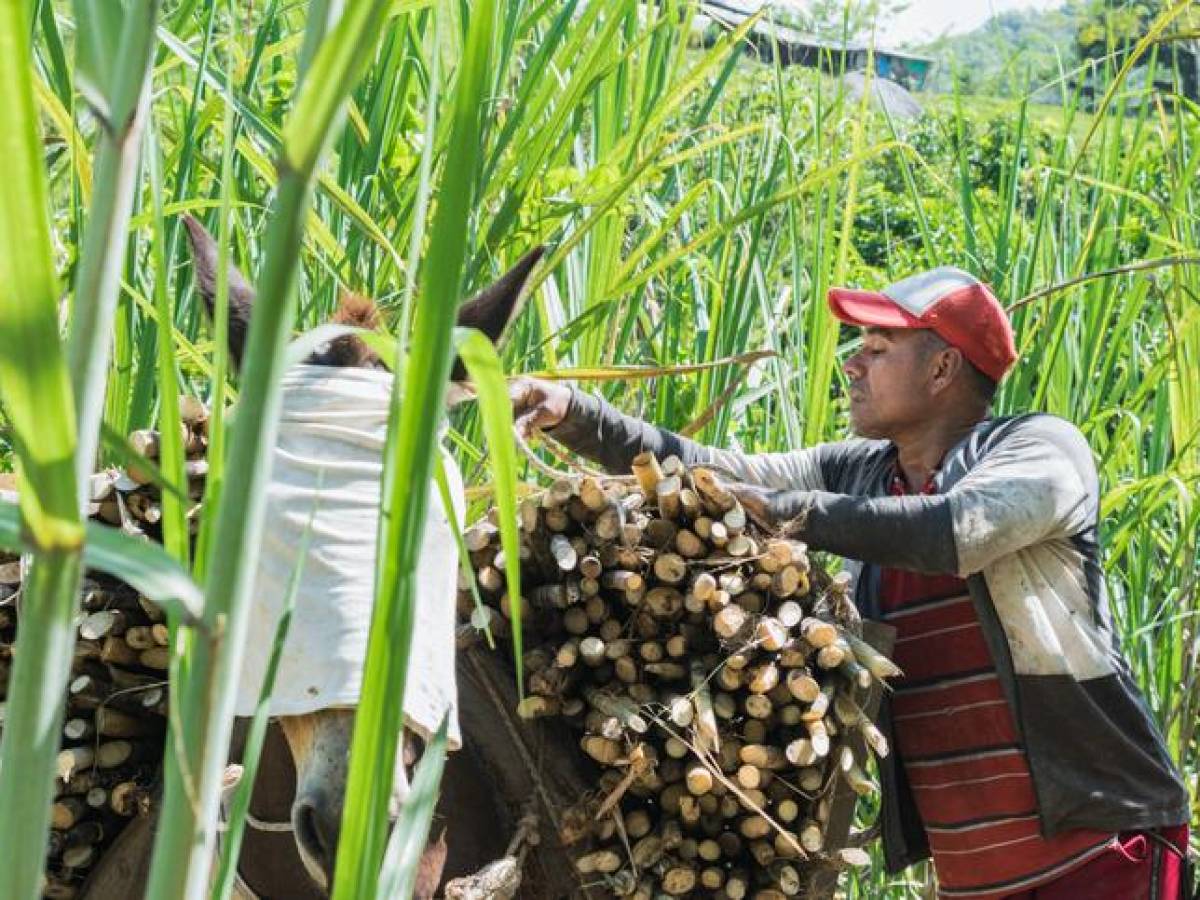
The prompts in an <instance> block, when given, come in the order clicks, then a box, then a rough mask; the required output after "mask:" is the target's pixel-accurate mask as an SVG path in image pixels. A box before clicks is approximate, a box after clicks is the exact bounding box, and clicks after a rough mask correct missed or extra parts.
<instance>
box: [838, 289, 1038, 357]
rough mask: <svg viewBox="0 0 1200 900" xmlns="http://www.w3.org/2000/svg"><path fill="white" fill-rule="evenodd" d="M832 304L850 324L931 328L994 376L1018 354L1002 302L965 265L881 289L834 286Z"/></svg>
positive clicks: (841, 317)
mask: <svg viewBox="0 0 1200 900" xmlns="http://www.w3.org/2000/svg"><path fill="white" fill-rule="evenodd" d="M829 308H830V309H831V310H833V314H834V315H835V316H837V317H838V318H839V319H841V320H842V321H843V322H846V323H847V324H849V325H859V326H863V327H866V326H875V327H877V328H928V329H930V330H931V331H933V332H934V333H935V334H937V335H938V336H939V337H940V338H942V340H944V341H945V342H946V343H948V344H949V345H950V346H952V347H957V348H958V349H959V350H961V351H962V354H963V356H965V357H966V358H967V359H968V360H969V361H970V362H971V363H972V364H973V365H974V366H975V368H977V369H979V370H980V371H981V372H983V373H984V374H985V375H987V376H988V377H989V378H991V379H992V380H993V381H999V380H1000V379H1001V378H1003V377H1004V374H1005V373H1006V372H1007V371H1008V370H1009V369H1010V368H1011V367H1012V364H1013V363H1014V362H1016V359H1017V347H1016V344H1015V342H1014V341H1013V330H1012V325H1011V324H1010V323H1009V321H1008V315H1007V314H1006V313H1005V312H1004V307H1002V306H1001V305H1000V301H999V300H997V299H996V297H995V295H994V294H993V293H992V292H991V290H989V289H988V286H987V285H986V284H984V283H983V282H982V281H980V280H979V279H978V278H976V277H975V276H974V275H971V274H970V273H968V272H964V271H963V270H962V269H955V268H952V267H950V266H944V267H942V268H940V269H933V270H932V271H930V272H922V273H921V274H920V275H913V276H912V277H911V278H905V279H904V280H903V281H897V282H896V283H895V284H893V285H891V286H890V287H886V288H884V289H883V290H882V291H860V290H855V289H853V288H830V290H829Z"/></svg>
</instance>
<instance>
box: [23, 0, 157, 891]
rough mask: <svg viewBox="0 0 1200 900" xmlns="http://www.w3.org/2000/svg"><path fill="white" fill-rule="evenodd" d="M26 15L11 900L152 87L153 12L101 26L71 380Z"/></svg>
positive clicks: (51, 713)
mask: <svg viewBox="0 0 1200 900" xmlns="http://www.w3.org/2000/svg"><path fill="white" fill-rule="evenodd" d="M30 10H31V7H30V5H29V4H27V3H23V2H20V0H6V2H4V3H3V4H0V83H3V84H5V85H6V86H8V92H7V99H6V103H5V107H6V113H5V114H4V115H5V118H6V120H7V121H5V122H4V123H3V124H2V125H0V151H2V152H3V157H4V159H5V165H6V167H7V176H8V178H10V179H11V182H10V184H9V185H8V186H6V188H5V191H4V194H5V199H4V200H3V201H0V236H2V237H3V241H2V243H3V245H4V247H5V250H4V252H3V253H0V257H3V260H4V261H3V262H0V283H2V284H3V286H2V287H0V317H2V318H0V357H2V360H0V396H2V399H3V402H4V404H5V407H6V409H7V412H8V416H9V419H10V421H11V423H12V426H13V431H14V438H15V444H16V449H17V455H18V458H19V460H20V470H21V480H20V482H19V484H20V505H21V514H22V525H23V529H24V532H25V539H26V544H27V547H28V550H29V564H30V578H29V584H28V587H27V589H26V591H25V595H24V599H23V603H22V610H21V612H22V627H21V629H20V634H19V637H18V641H17V651H18V652H17V653H16V664H15V667H14V671H13V677H12V683H11V685H10V689H9V694H8V700H7V711H6V722H5V728H4V737H3V741H2V742H0V808H3V809H4V811H5V814H4V816H3V817H0V843H2V844H3V846H4V847H5V848H6V849H7V850H8V851H10V852H12V853H14V854H15V856H14V857H13V864H12V866H11V867H10V870H9V872H8V873H7V874H6V886H7V896H10V897H17V898H22V897H31V898H32V897H37V896H38V895H39V894H40V892H41V881H42V861H43V856H44V850H45V843H46V832H47V828H48V826H49V817H50V799H51V796H52V784H53V773H54V765H55V759H56V755H57V750H58V740H59V735H60V732H61V728H62V719H63V708H62V703H61V700H62V697H63V695H64V694H65V692H66V687H67V684H66V682H67V678H68V673H69V671H70V665H71V660H72V652H73V648H74V643H75V627H74V613H75V609H76V596H77V593H78V590H79V581H80V577H81V575H82V570H83V563H82V552H83V538H84V531H83V527H82V521H81V509H82V507H83V505H84V504H85V503H86V502H87V499H88V496H87V492H88V485H89V479H88V478H87V477H86V476H87V474H89V473H90V469H91V466H92V462H93V458H94V456H95V449H96V446H97V442H98V435H99V426H100V415H101V409H102V406H103V404H102V402H101V401H102V399H103V391H104V385H105V374H106V369H107V354H108V345H109V342H110V341H111V337H112V329H111V320H112V309H113V306H114V304H115V299H116V288H117V284H118V278H119V274H120V267H121V265H122V261H123V260H124V246H125V240H126V234H127V226H128V221H129V210H130V206H131V204H132V192H133V187H134V177H133V173H134V171H135V169H136V152H137V147H138V143H139V136H138V121H139V120H138V116H137V114H136V113H137V109H138V107H139V103H140V99H139V98H142V97H143V96H144V95H145V91H146V84H147V81H148V73H149V62H150V49H151V47H152V46H153V38H154V24H155V23H154V17H155V12H156V11H157V2H155V0H147V2H144V3H140V4H136V5H134V6H132V7H128V8H122V9H120V10H118V11H115V12H114V10H112V9H109V10H106V11H105V13H104V15H105V16H107V21H108V22H109V23H112V22H119V23H120V26H121V27H120V44H119V51H120V52H119V55H118V56H117V57H116V58H115V60H114V61H113V63H112V68H111V71H110V73H109V77H110V78H111V81H108V82H107V83H104V81H103V80H100V81H99V82H98V84H97V85H95V86H96V87H98V90H97V92H96V93H95V94H94V97H95V98H102V100H103V102H104V105H105V106H106V109H105V110H104V112H103V113H102V115H101V117H100V118H101V121H102V123H103V124H102V128H103V130H104V137H103V138H102V141H103V144H102V148H101V158H100V166H99V170H98V173H97V178H96V182H95V186H94V188H93V207H92V218H91V220H90V221H89V224H88V228H87V231H88V234H87V246H86V248H85V250H84V253H83V257H82V259H81V261H80V269H79V281H78V283H77V291H76V304H75V312H76V317H77V318H75V319H73V331H74V333H75V334H81V335H86V337H88V340H86V341H84V340H79V341H72V352H71V353H70V357H69V362H70V367H68V363H67V360H66V359H65V358H64V354H63V352H62V346H61V344H60V342H59V338H58V318H57V302H58V292H57V288H56V284H55V282H56V279H55V276H54V264H53V257H52V251H51V245H50V235H49V227H48V222H47V220H46V214H45V210H46V209H47V204H46V188H45V172H44V164H43V162H42V158H41V148H40V139H39V133H38V123H37V114H36V112H35V108H34V100H33V82H32V72H33V63H32V60H31V58H30V46H29V34H30V25H29V22H28V20H27V16H28V14H29V12H30ZM79 12H80V14H81V23H82V24H83V26H84V27H85V28H86V27H87V24H88V22H87V21H86V20H87V16H88V13H89V10H87V9H84V8H82V7H81V8H80V9H79ZM122 16H123V17H122ZM93 61H94V60H93ZM79 316H82V317H83V319H84V320H85V321H84V322H82V323H81V322H80V321H79V318H78V317H79ZM73 398H74V402H73ZM89 404H91V406H90V408H89ZM77 417H78V421H77Z"/></svg>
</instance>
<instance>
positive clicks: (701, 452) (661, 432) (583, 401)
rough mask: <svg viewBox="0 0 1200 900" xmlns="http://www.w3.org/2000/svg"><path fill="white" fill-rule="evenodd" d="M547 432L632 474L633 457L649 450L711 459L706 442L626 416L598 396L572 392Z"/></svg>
mask: <svg viewBox="0 0 1200 900" xmlns="http://www.w3.org/2000/svg"><path fill="white" fill-rule="evenodd" d="M547 434H549V435H550V436H551V437H552V438H554V439H555V440H556V441H558V442H559V443H561V444H563V445H564V446H566V447H568V448H570V449H571V450H573V451H574V452H576V453H578V454H579V455H581V456H586V457H588V458H589V459H594V460H595V461H596V462H598V463H600V464H601V465H603V466H604V468H605V469H607V470H608V471H609V472H614V473H617V474H621V475H627V474H629V466H630V463H631V462H632V461H633V458H634V457H635V456H637V455H638V454H639V453H641V452H643V451H646V450H648V451H650V452H652V453H653V454H654V455H655V456H657V457H658V458H659V459H663V458H664V457H667V456H670V455H672V454H674V455H675V456H678V457H679V458H680V459H681V460H683V462H684V463H685V464H686V465H689V466H690V465H696V464H698V463H703V462H708V460H709V454H708V452H707V450H708V448H706V447H705V446H704V445H703V444H698V443H697V442H696V441H692V440H689V439H688V438H685V437H682V436H680V435H678V434H676V433H675V432H673V431H668V430H667V429H665V428H658V427H656V426H654V425H651V424H649V423H648V422H643V421H641V420H640V419H635V418H634V417H633V416H627V415H625V414H624V413H622V412H620V411H619V410H617V409H616V408H615V407H613V406H611V405H610V404H608V403H605V402H604V401H603V400H601V399H600V398H598V397H594V396H592V395H590V394H585V393H583V391H580V390H573V391H572V392H571V408H570V411H569V412H568V413H567V417H566V418H565V419H564V420H563V421H562V422H561V423H559V424H558V425H556V426H555V427H554V428H552V429H550V430H549V431H548V432H547Z"/></svg>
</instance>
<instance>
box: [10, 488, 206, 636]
mask: <svg viewBox="0 0 1200 900" xmlns="http://www.w3.org/2000/svg"><path fill="white" fill-rule="evenodd" d="M86 533H87V543H86V544H84V548H83V562H84V565H86V566H87V567H88V568H91V569H96V570H97V571H100V572H104V573H105V574H106V575H112V576H113V577H115V578H120V579H121V580H122V581H124V582H126V583H127V584H129V586H130V587H133V588H136V589H137V590H138V591H140V592H141V593H142V594H144V595H145V596H147V597H149V598H150V599H151V600H153V601H154V602H155V603H157V604H158V605H159V606H161V607H162V608H163V609H164V610H166V611H167V612H169V613H176V614H178V615H179V616H180V618H181V619H182V620H183V621H184V622H186V623H187V624H189V625H195V626H197V627H200V625H201V621H200V618H201V612H202V610H203V608H204V594H203V593H202V592H201V590H200V588H199V586H198V585H197V584H196V582H194V581H192V578H191V576H190V575H188V573H187V572H186V571H184V569H183V568H182V567H180V565H179V563H177V562H176V561H175V560H174V559H172V558H171V556H170V555H169V554H168V553H167V552H166V551H165V550H163V548H162V547H161V546H160V545H158V544H152V543H150V542H149V541H146V540H144V539H142V538H139V537H134V536H132V535H128V534H125V533H124V532H122V531H120V530H119V529H116V528H110V527H109V526H107V525H101V524H99V523H98V522H89V523H88V524H87V529H86ZM0 547H3V548H4V549H5V550H10V551H13V552H16V553H19V552H23V551H27V550H28V549H29V547H28V545H27V544H26V543H25V541H23V540H22V534H21V517H20V513H19V512H18V510H17V507H16V506H15V505H13V504H12V503H0Z"/></svg>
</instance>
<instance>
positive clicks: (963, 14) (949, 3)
mask: <svg viewBox="0 0 1200 900" xmlns="http://www.w3.org/2000/svg"><path fill="white" fill-rule="evenodd" d="M776 2H778V3H780V5H784V6H786V5H792V6H796V7H799V8H803V7H804V6H805V5H806V0H776ZM1062 2H1063V0H910V2H909V5H908V9H907V10H905V11H904V12H902V13H900V14H899V15H898V16H897V17H896V18H895V19H893V20H892V21H891V22H890V23H889V24H888V28H887V32H886V34H884V33H883V31H882V29H881V32H880V34H879V35H878V36H877V38H876V39H877V41H878V42H879V43H880V44H881V45H883V46H896V45H897V44H904V43H909V42H921V41H924V40H929V39H932V38H935V37H938V36H939V35H941V34H942V33H949V34H957V33H960V32H964V31H971V30H973V29H975V28H978V27H979V26H980V25H982V24H983V23H984V22H986V21H987V20H988V19H989V18H990V17H991V16H993V15H996V14H997V13H1002V12H1008V11H1009V10H1014V9H1049V8H1051V7H1055V6H1061V5H1062Z"/></svg>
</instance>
